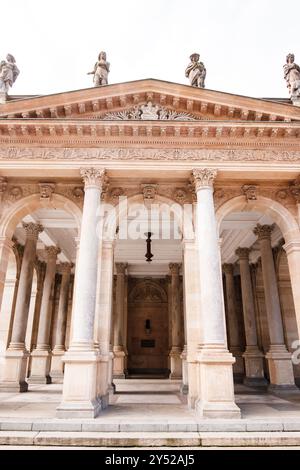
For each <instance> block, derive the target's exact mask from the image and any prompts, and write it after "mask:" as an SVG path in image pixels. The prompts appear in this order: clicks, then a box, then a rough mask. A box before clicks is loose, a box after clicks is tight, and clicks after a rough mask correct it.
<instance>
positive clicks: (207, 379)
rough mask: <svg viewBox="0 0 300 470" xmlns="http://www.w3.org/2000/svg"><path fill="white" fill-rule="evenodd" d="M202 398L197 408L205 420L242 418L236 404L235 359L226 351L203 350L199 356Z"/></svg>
mask: <svg viewBox="0 0 300 470" xmlns="http://www.w3.org/2000/svg"><path fill="white" fill-rule="evenodd" d="M198 360H199V363H200V366H199V373H200V376H199V383H200V387H201V388H200V387H199V388H200V390H201V396H200V398H199V399H198V400H197V401H196V404H195V408H196V410H197V412H198V414H199V415H200V416H201V417H203V418H240V417H241V411H240V409H239V408H238V406H237V405H236V404H235V403H234V389H233V380H232V365H233V363H234V358H233V356H232V354H230V353H229V352H228V351H226V350H222V349H220V350H219V351H217V350H216V349H215V348H212V349H210V348H207V347H205V348H203V349H202V350H201V351H200V352H199V355H198Z"/></svg>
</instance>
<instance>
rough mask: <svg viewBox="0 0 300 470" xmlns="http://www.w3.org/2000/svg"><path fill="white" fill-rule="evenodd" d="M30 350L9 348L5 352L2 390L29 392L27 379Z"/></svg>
mask: <svg viewBox="0 0 300 470" xmlns="http://www.w3.org/2000/svg"><path fill="white" fill-rule="evenodd" d="M29 355H30V354H29V352H28V351H27V350H26V349H15V350H14V349H8V350H7V351H6V353H5V363H4V371H3V378H4V380H3V381H2V382H1V383H0V392H27V390H28V383H27V382H26V381H25V377H26V369H27V361H28V357H29Z"/></svg>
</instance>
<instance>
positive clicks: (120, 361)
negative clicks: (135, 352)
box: [113, 346, 126, 379]
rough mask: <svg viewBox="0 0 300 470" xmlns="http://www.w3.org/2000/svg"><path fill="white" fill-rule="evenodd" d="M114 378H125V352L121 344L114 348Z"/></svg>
mask: <svg viewBox="0 0 300 470" xmlns="http://www.w3.org/2000/svg"><path fill="white" fill-rule="evenodd" d="M113 352H114V358H113V378H114V379H125V377H126V376H125V352H124V351H123V349H122V348H121V346H117V347H116V348H114V351H113Z"/></svg>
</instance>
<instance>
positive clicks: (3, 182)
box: [0, 176, 7, 197]
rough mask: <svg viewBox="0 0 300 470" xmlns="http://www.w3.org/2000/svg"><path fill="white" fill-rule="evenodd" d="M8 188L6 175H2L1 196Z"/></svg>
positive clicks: (0, 182)
mask: <svg viewBox="0 0 300 470" xmlns="http://www.w3.org/2000/svg"><path fill="white" fill-rule="evenodd" d="M6 188H7V179H6V178H4V176H0V197H1V196H2V195H3V193H4V192H5V191H6Z"/></svg>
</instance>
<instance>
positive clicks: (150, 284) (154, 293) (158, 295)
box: [128, 279, 168, 302]
mask: <svg viewBox="0 0 300 470" xmlns="http://www.w3.org/2000/svg"><path fill="white" fill-rule="evenodd" d="M128 300H129V302H167V301H168V297H167V294H166V292H165V290H164V288H163V287H162V286H160V285H159V284H158V283H157V282H155V281H153V280H152V279H143V280H142V281H140V282H138V283H137V284H136V285H135V286H134V287H133V288H132V289H131V291H130V293H129V299H128Z"/></svg>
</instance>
